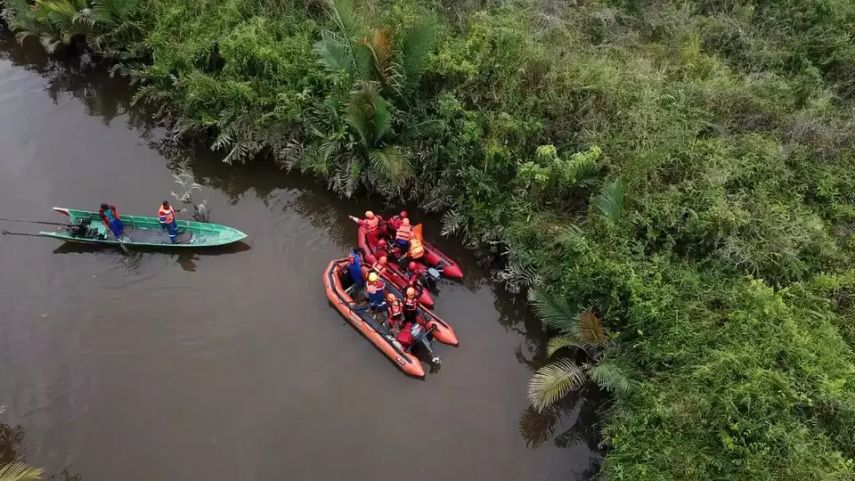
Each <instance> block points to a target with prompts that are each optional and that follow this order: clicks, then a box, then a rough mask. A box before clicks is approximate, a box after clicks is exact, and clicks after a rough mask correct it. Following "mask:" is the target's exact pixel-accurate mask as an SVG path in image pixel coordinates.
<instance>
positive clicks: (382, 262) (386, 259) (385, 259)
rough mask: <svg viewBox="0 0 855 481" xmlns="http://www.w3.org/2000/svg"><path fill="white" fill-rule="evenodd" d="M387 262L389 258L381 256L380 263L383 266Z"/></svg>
mask: <svg viewBox="0 0 855 481" xmlns="http://www.w3.org/2000/svg"><path fill="white" fill-rule="evenodd" d="M387 262H389V258H388V257H386V256H380V263H381V264H386V263H387Z"/></svg>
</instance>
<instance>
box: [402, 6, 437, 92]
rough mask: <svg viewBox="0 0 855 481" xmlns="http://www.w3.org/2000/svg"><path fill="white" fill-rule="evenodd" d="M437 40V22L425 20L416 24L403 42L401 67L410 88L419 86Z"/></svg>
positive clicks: (406, 83)
mask: <svg viewBox="0 0 855 481" xmlns="http://www.w3.org/2000/svg"><path fill="white" fill-rule="evenodd" d="M436 40H437V28H436V24H434V23H433V22H430V21H424V22H421V23H418V24H416V25H414V26H413V27H412V28H410V30H409V31H408V32H407V33H406V35H405V36H404V39H403V42H402V44H401V68H402V69H403V75H404V81H405V85H406V87H407V88H408V89H413V88H415V87H416V86H418V84H419V81H420V80H421V78H422V75H423V74H424V72H425V69H426V68H427V60H428V56H429V55H430V53H431V52H432V51H433V49H434V46H435V45H436Z"/></svg>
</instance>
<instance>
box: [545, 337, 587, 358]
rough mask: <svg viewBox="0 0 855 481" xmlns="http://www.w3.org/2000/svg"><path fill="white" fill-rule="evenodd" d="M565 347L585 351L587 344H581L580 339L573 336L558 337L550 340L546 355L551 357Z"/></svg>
mask: <svg viewBox="0 0 855 481" xmlns="http://www.w3.org/2000/svg"><path fill="white" fill-rule="evenodd" d="M565 347H578V348H579V349H584V348H585V344H584V343H581V342H579V339H578V338H577V337H576V336H573V335H563V336H556V337H553V338H551V339H549V342H548V343H547V344H546V355H547V356H550V357H551V356H552V355H554V354H555V353H556V352H558V351H560V350H561V349H564V348H565Z"/></svg>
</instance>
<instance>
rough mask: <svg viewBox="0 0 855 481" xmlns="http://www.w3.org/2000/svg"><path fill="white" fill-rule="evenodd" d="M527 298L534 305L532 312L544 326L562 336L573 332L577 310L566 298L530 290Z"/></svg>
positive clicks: (538, 290) (575, 325)
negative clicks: (559, 332) (558, 332)
mask: <svg viewBox="0 0 855 481" xmlns="http://www.w3.org/2000/svg"><path fill="white" fill-rule="evenodd" d="M529 298H530V300H531V301H532V303H533V304H534V311H535V312H536V313H537V315H538V317H540V319H541V320H542V321H543V324H544V325H546V326H547V327H550V328H552V329H556V330H558V331H561V332H562V333H564V334H569V333H571V332H575V330H576V327H577V321H576V312H577V311H578V309H577V308H576V307H575V306H572V305H571V304H570V302H569V301H568V300H567V299H566V298H559V297H558V296H555V295H554V294H550V293H548V292H546V291H543V290H540V289H534V290H532V291H531V293H530V294H529Z"/></svg>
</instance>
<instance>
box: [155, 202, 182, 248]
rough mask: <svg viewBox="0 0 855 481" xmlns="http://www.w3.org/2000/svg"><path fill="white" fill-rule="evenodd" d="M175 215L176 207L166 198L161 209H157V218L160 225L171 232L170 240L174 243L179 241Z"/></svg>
mask: <svg viewBox="0 0 855 481" xmlns="http://www.w3.org/2000/svg"><path fill="white" fill-rule="evenodd" d="M175 215H176V212H175V209H173V208H172V206H171V205H169V201H166V200H164V201H163V203H162V204H160V209H158V210H157V220H158V221H159V222H160V227H162V228H163V229H165V230H166V231H167V232H169V241H170V242H172V243H173V244H177V243H178V223H177V222H176V221H175Z"/></svg>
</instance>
